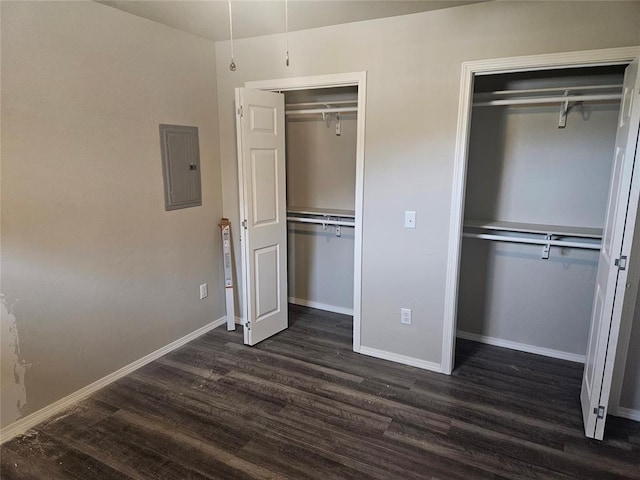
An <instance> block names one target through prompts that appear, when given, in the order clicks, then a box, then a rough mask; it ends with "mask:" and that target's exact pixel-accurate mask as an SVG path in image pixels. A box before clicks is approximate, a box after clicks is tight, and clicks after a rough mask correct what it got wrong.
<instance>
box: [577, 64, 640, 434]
mask: <svg viewBox="0 0 640 480" xmlns="http://www.w3.org/2000/svg"><path fill="white" fill-rule="evenodd" d="M639 82H640V79H639V77H638V61H637V59H636V60H635V61H634V62H633V63H632V64H631V65H629V67H627V70H626V72H625V79H624V88H623V99H622V106H621V109H620V119H619V122H618V131H617V134H616V146H615V152H614V164H613V169H612V175H611V183H610V190H609V201H608V205H607V215H606V220H605V226H604V232H603V239H602V249H601V251H600V257H599V261H598V273H597V278H596V289H595V296H594V304H593V311H592V320H591V330H590V333H589V345H588V348H587V358H586V362H585V369H584V374H583V380H582V391H581V395H580V400H581V403H582V416H583V420H584V428H585V434H586V435H587V436H588V437H591V438H597V439H602V438H603V436H604V427H605V421H606V415H607V408H608V402H609V393H610V390H611V380H612V376H613V366H614V365H613V364H614V360H615V354H616V347H617V344H618V334H619V330H620V320H621V317H622V308H623V305H624V302H625V294H626V283H627V270H626V269H624V268H623V266H621V265H619V262H623V263H624V260H621V259H623V258H624V257H625V256H628V255H629V252H630V251H631V243H632V238H633V232H634V228H635V222H636V214H637V209H638V199H639V197H640V188H639V186H638V183H639V182H640V176H639V175H638V169H636V171H635V172H634V163H635V158H636V152H637V140H638V127H639V123H640V108H639V107H640V105H639V102H638V101H637V100H638V98H637V97H638V90H639V86H640V83H639Z"/></svg>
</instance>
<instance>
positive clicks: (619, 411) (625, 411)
mask: <svg viewBox="0 0 640 480" xmlns="http://www.w3.org/2000/svg"><path fill="white" fill-rule="evenodd" d="M612 415H613V416H615V417H620V418H626V419H629V420H635V421H636V422H640V410H634V409H632V408H624V407H618V408H616V409H615V410H614V412H613V413H612Z"/></svg>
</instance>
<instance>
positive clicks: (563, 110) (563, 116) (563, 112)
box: [547, 90, 569, 258]
mask: <svg viewBox="0 0 640 480" xmlns="http://www.w3.org/2000/svg"><path fill="white" fill-rule="evenodd" d="M564 96H565V101H564V102H562V103H561V104H560V118H559V119H558V128H565V127H566V126H567V114H568V113H569V90H565V92H564ZM547 258H548V257H547Z"/></svg>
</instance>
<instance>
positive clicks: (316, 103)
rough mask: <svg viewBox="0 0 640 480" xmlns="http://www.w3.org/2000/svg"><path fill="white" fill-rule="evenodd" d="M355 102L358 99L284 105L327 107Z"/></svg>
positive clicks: (287, 105) (288, 105)
mask: <svg viewBox="0 0 640 480" xmlns="http://www.w3.org/2000/svg"><path fill="white" fill-rule="evenodd" d="M357 103H358V100H338V101H336V102H306V103H287V104H286V105H285V107H317V106H320V105H322V106H325V107H328V106H330V105H353V104H357Z"/></svg>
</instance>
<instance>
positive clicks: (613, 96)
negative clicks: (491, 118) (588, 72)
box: [473, 85, 622, 107]
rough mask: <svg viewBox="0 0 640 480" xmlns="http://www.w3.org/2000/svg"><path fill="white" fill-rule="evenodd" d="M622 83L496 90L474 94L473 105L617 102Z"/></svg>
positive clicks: (619, 97)
mask: <svg viewBox="0 0 640 480" xmlns="http://www.w3.org/2000/svg"><path fill="white" fill-rule="evenodd" d="M621 98H622V85H591V86H586V85H585V86H578V87H554V88H536V89H526V90H497V91H494V92H486V93H477V94H475V95H474V102H473V106H474V107H491V106H500V105H535V104H555V103H566V102H619V101H620V99H621Z"/></svg>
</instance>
